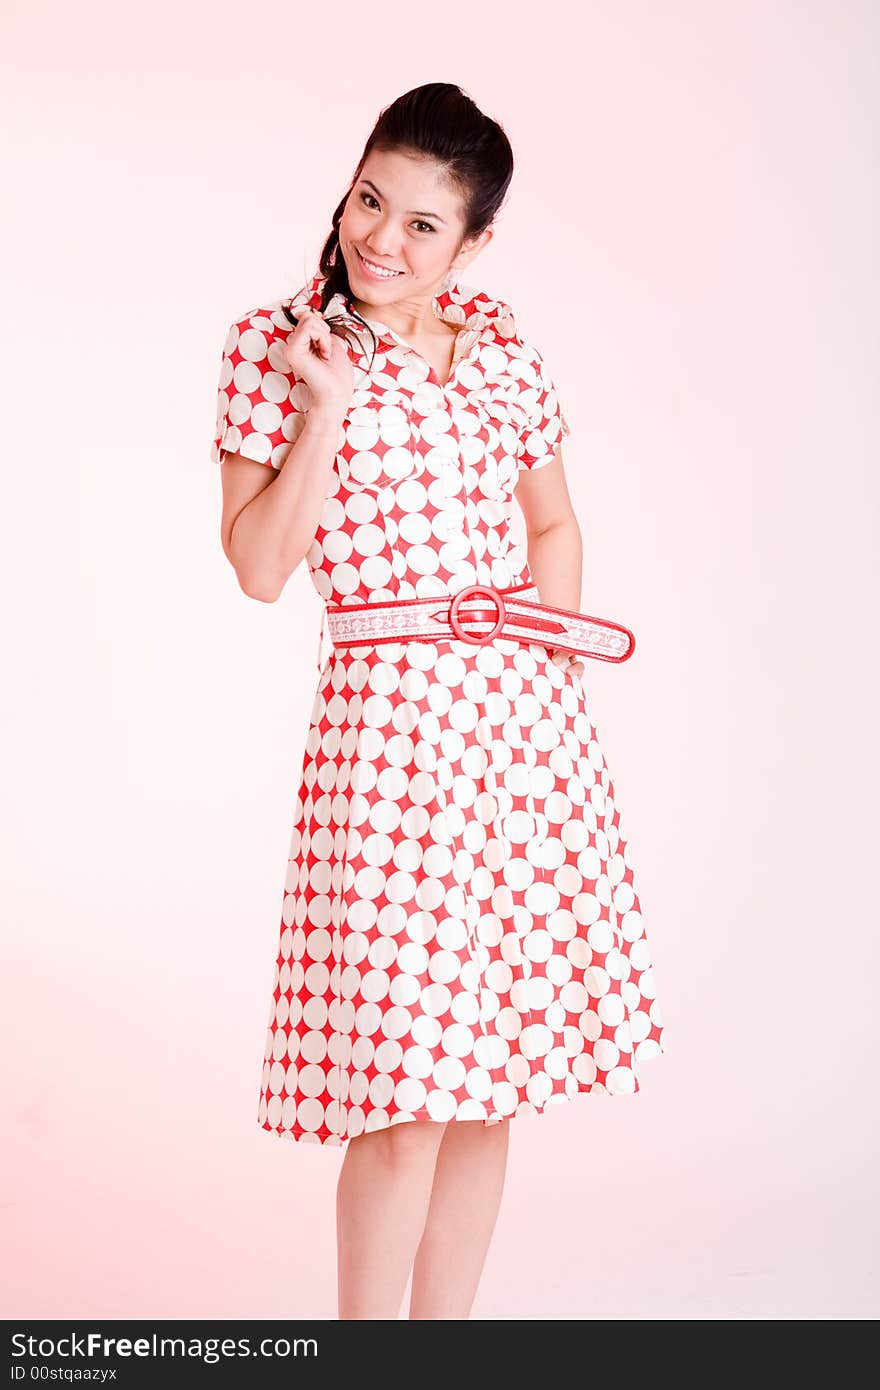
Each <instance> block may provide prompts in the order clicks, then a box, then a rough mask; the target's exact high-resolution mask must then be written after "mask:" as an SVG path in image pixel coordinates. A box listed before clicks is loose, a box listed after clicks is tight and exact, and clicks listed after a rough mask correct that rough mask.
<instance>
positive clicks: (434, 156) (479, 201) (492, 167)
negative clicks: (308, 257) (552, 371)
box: [284, 82, 513, 354]
mask: <svg viewBox="0 0 880 1390" xmlns="http://www.w3.org/2000/svg"><path fill="white" fill-rule="evenodd" d="M372 150H383V151H389V150H400V151H402V152H404V153H408V154H413V155H418V156H422V157H423V158H425V159H431V160H434V161H436V162H437V163H438V164H441V165H443V166H444V167H445V172H446V176H447V178H448V179H449V180H450V182H451V183H452V184H453V185H455V187H456V188H457V189H458V191H459V192H460V194H461V199H462V206H463V213H464V228H463V231H462V236H461V240H460V242H459V250H460V249H461V247H462V245H463V244H464V243H465V242H466V241H469V240H471V239H472V238H473V237H477V236H479V235H480V233H481V232H483V231H485V229H486V228H487V227H488V226H490V225H491V223H492V222H494V220H495V218H496V217H497V215H498V212H499V211H500V209H501V206H502V204H503V202H504V198H505V196H506V194H507V190H508V188H509V187H510V181H511V179H512V178H513V150H512V149H511V146H510V141H509V140H508V138H507V136H506V135H505V133H504V131H503V129H502V127H501V126H500V125H499V124H498V122H497V121H493V120H492V118H491V117H490V116H486V115H484V114H483V112H482V111H481V110H480V109H479V107H478V106H477V105H476V103H475V102H473V101H472V100H471V98H470V97H469V96H468V95H467V94H466V93H465V92H464V91H462V89H461V87H457V86H456V85H455V83H453V82H426V83H424V85H423V86H421V87H413V89H412V90H411V91H409V92H404V94H403V96H400V97H398V98H397V100H396V101H394V102H392V103H391V105H390V106H386V107H385V108H384V109H383V110H382V111H381V112H380V115H379V119H378V120H377V122H376V124H375V126H374V127H373V130H372V132H371V134H370V137H369V139H368V140H367V143H366V145H365V146H364V152H363V154H362V155H361V158H360V162H359V163H358V166H357V168H356V169H355V172H354V176H353V178H352V180H351V183H350V184H349V186H348V189H347V190H346V192H345V195H344V197H343V198H342V200H341V202H340V203H339V206H338V207H337V209H336V211H335V212H334V214H333V230H332V231H331V233H330V235H329V236H328V238H327V240H326V241H325V243H324V249H323V250H322V252H321V260H320V269H321V273H322V275H324V276H326V279H325V281H324V284H323V286H322V289H321V305H320V308H321V312H322V313H323V311H324V310H325V309H326V308H327V305H328V304H329V303H330V300H331V299H332V298H333V296H334V295H335V294H339V293H341V294H342V295H343V296H344V298H345V300H346V304H347V307H348V312H349V314H350V315H351V317H352V318H354V319H356V320H359V321H360V322H361V323H363V324H364V326H365V327H366V328H367V329H368V330H369V332H370V336H371V337H372V339H373V345H374V348H373V350H374V354H375V349H376V347H378V343H377V342H376V335H375V334H374V333H373V331H372V329H370V328H369V325H368V324H366V323H365V321H364V320H363V319H362V318H361V315H360V314H359V313H358V312H357V310H356V309H355V308H354V307H353V305H352V303H351V300H352V298H353V295H352V290H351V286H350V284H349V282H348V271H347V270H346V267H345V259H344V257H343V256H342V254H341V253H340V251H339V223H340V221H341V220H342V214H343V212H344V210H345V204H346V203H347V201H348V199H349V197H350V195H351V191H352V189H353V188H354V186H355V184H356V183H357V180H358V179H359V177H360V173H361V170H362V169H363V167H364V164H365V163H366V160H367V156H368V155H369V154H370V152H371V151H372ZM456 254H457V253H456ZM284 313H285V316H286V317H287V319H288V321H289V322H290V323H292V324H293V325H294V326H296V324H297V323H298V321H299V320H298V319H296V318H295V317H294V315H293V314H292V313H291V312H290V309H289V307H288V306H287V305H285V306H284ZM329 328H330V331H331V333H334V332H335V333H338V334H340V335H342V336H343V337H348V330H347V329H346V327H345V322H344V319H336V318H331V319H330V320H329Z"/></svg>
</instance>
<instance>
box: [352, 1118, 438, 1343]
mask: <svg viewBox="0 0 880 1390" xmlns="http://www.w3.org/2000/svg"><path fill="white" fill-rule="evenodd" d="M445 1128H446V1125H445V1123H444V1122H442V1121H434V1120H406V1121H404V1122H403V1123H401V1124H396V1125H390V1126H389V1127H388V1128H387V1129H378V1130H372V1131H371V1132H370V1133H368V1134H359V1135H358V1136H357V1138H355V1139H349V1141H348V1150H347V1152H346V1155H345V1158H344V1160H343V1163H342V1168H341V1170H340V1173H339V1181H338V1183H337V1187H336V1228H337V1256H338V1269H339V1317H340V1319H350V1318H360V1319H364V1318H368V1319H385V1318H396V1317H397V1316H398V1313H399V1311H400V1302H401V1299H402V1298H403V1293H404V1289H405V1288H406V1281H407V1279H408V1278H409V1272H410V1268H411V1267H412V1262H413V1257H414V1256H415V1252H416V1249H417V1247H418V1244H419V1240H420V1239H421V1235H422V1231H423V1230H424V1227H425V1217H426V1215H427V1212H428V1204H429V1202H430V1200H431V1183H432V1181H433V1177H434V1166H435V1164H436V1162H437V1152H438V1149H439V1148H440V1143H441V1141H442V1139H443V1132H444V1130H445Z"/></svg>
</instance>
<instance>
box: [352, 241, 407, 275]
mask: <svg viewBox="0 0 880 1390" xmlns="http://www.w3.org/2000/svg"><path fill="white" fill-rule="evenodd" d="M354 249H355V251H356V252H357V258H358V264H359V265H360V268H361V271H362V272H363V274H364V275H366V276H368V277H369V279H370V280H375V281H377V282H379V281H385V280H396V279H397V278H398V276H400V275H402V274H403V271H402V270H397V271H395V274H394V275H383V274H381V272H378V271H374V270H372V269H371V268H370V266H369V265H368V264H367V261H366V260H365V259H364V257H363V256H362V255H361V252H360V251H359V250H358V248H357V247H355V248H354Z"/></svg>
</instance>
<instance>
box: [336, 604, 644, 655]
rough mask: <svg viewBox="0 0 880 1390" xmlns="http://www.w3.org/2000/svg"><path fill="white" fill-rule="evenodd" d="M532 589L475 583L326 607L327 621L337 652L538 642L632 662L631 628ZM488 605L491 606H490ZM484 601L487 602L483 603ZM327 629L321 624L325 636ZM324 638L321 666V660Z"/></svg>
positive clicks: (585, 653)
mask: <svg viewBox="0 0 880 1390" xmlns="http://www.w3.org/2000/svg"><path fill="white" fill-rule="evenodd" d="M537 593H538V589H537V586H536V585H534V584H514V585H513V586H512V587H511V588H508V589H496V588H494V587H493V586H492V585H491V584H469V585H468V586H467V588H465V589H460V590H459V591H458V593H457V594H450V595H449V597H448V598H446V597H445V596H441V597H435V598H414V599H410V598H405V599H389V600H388V601H387V602H384V603H382V602H380V603H351V604H348V603H346V604H341V605H330V604H327V605H326V607H325V617H326V619H327V622H328V630H329V633H330V641H331V642H332V644H333V646H334V648H342V647H365V646H370V647H372V646H378V645H380V644H382V643H384V642H406V641H412V642H434V641H438V640H442V639H443V638H446V639H447V640H448V639H458V640H459V641H461V642H470V643H473V644H474V645H476V646H481V647H483V646H485V645H486V644H487V643H488V642H491V641H493V640H494V639H495V638H496V637H499V638H512V639H513V640H514V641H517V642H524V643H529V642H539V643H540V644H541V646H545V647H551V648H554V649H559V650H561V651H566V652H574V653H575V654H576V655H578V656H592V657H596V658H597V659H598V660H599V661H626V660H628V658H629V657H631V656H632V654H633V651H634V650H635V645H636V639H635V637H634V636H633V634H632V633H631V632H630V630H629V628H627V627H623V626H622V624H620V623H612V622H609V621H608V620H607V619H606V618H593V617H590V616H589V615H588V614H586V613H575V612H574V611H573V610H572V609H570V608H553V607H551V605H550V604H547V603H540V602H538V601H537V600H536V599H533V598H529V597H527V595H536V596H537ZM487 599H488V600H489V603H488V605H487V604H486V602H485V600H487ZM481 600H482V602H481ZM323 633H324V626H323V623H322V625H321V637H323ZM321 637H319V639H318V667H319V669H320V665H321V660H320V653H321Z"/></svg>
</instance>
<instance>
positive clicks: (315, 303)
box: [290, 272, 516, 342]
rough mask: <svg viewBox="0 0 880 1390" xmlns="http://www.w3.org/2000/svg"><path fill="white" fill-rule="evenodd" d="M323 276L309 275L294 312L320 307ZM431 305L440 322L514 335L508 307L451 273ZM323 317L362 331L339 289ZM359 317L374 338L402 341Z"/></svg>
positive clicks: (479, 331) (478, 331)
mask: <svg viewBox="0 0 880 1390" xmlns="http://www.w3.org/2000/svg"><path fill="white" fill-rule="evenodd" d="M325 279H326V277H325V276H324V275H323V274H321V273H320V272H317V273H316V274H315V275H313V276H312V278H311V280H310V281H309V282H308V283H307V284H306V285H304V286H303V288H302V289H301V290H300V291H299V292H298V293H297V294H296V295H295V296H294V297H293V299H292V300H291V304H290V308H291V309H292V310H293V312H294V313H295V312H296V308H297V305H299V306H302V305H304V304H308V305H310V306H311V307H312V308H313V309H319V308H320V305H321V290H322V288H323V285H324V281H325ZM432 307H433V310H434V313H435V315H436V317H437V318H439V319H442V320H443V322H444V323H451V324H455V325H456V326H457V327H459V328H465V329H468V330H469V331H470V332H471V333H473V334H474V335H475V336H477V335H480V334H482V332H483V331H484V330H491V332H492V334H493V335H497V336H498V337H501V338H512V337H514V336H515V334H516V322H515V320H514V317H513V312H512V310H511V308H510V306H509V305H508V304H505V303H503V302H502V301H501V300H500V299H492V298H491V297H490V296H489V295H487V294H485V293H484V292H483V291H482V290H479V289H475V288H474V287H473V286H472V285H464V284H461V283H460V281H459V280H458V278H457V277H456V275H455V274H454V272H452V273H450V274H449V275H447V277H446V280H445V281H444V283H443V286H442V288H441V290H440V293H439V294H437V295H435V296H434V298H433V301H432ZM324 318H325V319H331V318H344V319H348V321H349V323H350V325H351V327H352V328H354V329H355V331H357V330H358V329H359V328H360V329H361V332H363V324H362V323H361V321H360V320H359V319H357V318H355V317H354V316H353V315H352V314H351V313H350V311H349V309H348V306H347V305H346V302H345V296H344V295H343V294H342V293H341V292H337V293H336V294H334V295H333V296H332V297H331V299H330V300H329V301H328V304H327V308H326V309H325V310H324ZM362 318H363V320H364V322H365V323H367V324H369V326H370V328H372V329H373V331H374V332H375V333H376V336H377V337H380V338H391V339H392V341H395V342H403V341H404V340H403V339H402V338H401V337H400V335H399V334H398V333H397V332H396V331H395V330H394V329H393V328H389V326H388V324H386V323H382V322H381V321H380V320H379V319H372V318H368V317H367V316H366V314H364V315H362Z"/></svg>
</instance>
